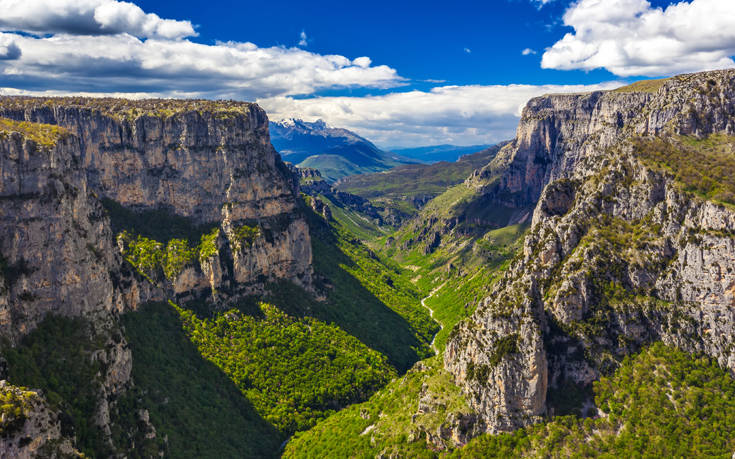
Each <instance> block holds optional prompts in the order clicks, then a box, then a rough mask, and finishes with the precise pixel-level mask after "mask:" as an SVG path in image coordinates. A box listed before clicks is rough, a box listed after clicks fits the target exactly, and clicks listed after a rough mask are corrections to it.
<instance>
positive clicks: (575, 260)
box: [444, 71, 735, 432]
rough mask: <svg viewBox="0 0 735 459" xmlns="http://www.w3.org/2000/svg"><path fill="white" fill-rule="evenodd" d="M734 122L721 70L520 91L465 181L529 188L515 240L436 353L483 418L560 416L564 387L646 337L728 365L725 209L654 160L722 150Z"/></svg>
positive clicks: (511, 420) (729, 86)
mask: <svg viewBox="0 0 735 459" xmlns="http://www.w3.org/2000/svg"><path fill="white" fill-rule="evenodd" d="M733 133H735V72H733V71H720V72H708V73H702V74H695V75H683V76H679V77H675V78H672V79H669V80H666V81H665V82H662V84H661V86H660V88H658V89H656V90H655V91H653V92H637V91H635V90H631V91H630V92H629V91H627V90H625V89H623V90H620V91H613V92H597V93H592V94H583V95H552V96H545V97H541V98H537V99H534V100H532V101H531V102H529V104H528V105H527V107H526V108H525V110H524V111H523V117H522V120H521V122H520V125H519V128H518V132H517V137H516V139H515V140H514V141H513V142H512V143H511V144H510V145H508V146H507V147H505V148H504V149H503V151H502V152H501V153H500V155H499V156H498V158H496V160H495V161H493V163H491V164H490V165H489V166H488V167H486V168H485V169H483V170H481V171H478V172H477V173H476V174H474V176H473V177H471V178H470V179H469V180H468V184H470V185H474V186H477V187H479V188H484V191H485V192H486V193H488V194H490V195H493V196H495V198H496V202H500V201H502V200H506V201H508V202H511V203H513V204H514V205H523V203H524V202H528V201H533V200H535V199H536V198H539V201H538V204H537V205H536V207H535V211H534V215H533V224H532V228H531V233H530V235H529V236H528V238H527V239H526V242H525V250H524V254H523V256H522V257H520V258H519V259H517V260H516V261H515V262H514V263H513V264H512V266H511V268H510V269H509V271H508V272H507V273H506V275H505V276H504V278H503V279H502V280H501V281H500V282H498V283H497V284H496V286H495V288H494V292H493V294H492V295H491V296H490V297H488V298H487V299H485V300H484V301H482V302H481V304H480V305H479V307H478V308H477V310H476V312H475V313H474V315H473V316H472V317H471V318H470V319H469V320H466V321H465V322H463V323H461V324H460V325H459V326H458V327H457V328H456V329H455V330H454V332H453V334H452V336H451V338H450V340H449V343H448V345H447V349H446V353H445V355H444V363H445V367H446V368H447V369H448V370H449V371H450V372H452V373H453V375H454V377H455V380H456V381H457V383H458V384H460V385H461V386H462V388H463V390H464V392H465V394H467V396H468V398H469V400H470V403H471V405H472V407H473V408H474V409H475V410H476V411H477V412H478V413H479V414H480V415H481V416H482V417H483V419H484V421H485V425H486V426H487V430H488V431H489V432H499V431H509V430H513V429H516V428H518V427H521V426H524V425H528V424H530V423H533V422H535V421H537V420H539V419H540V418H541V416H544V415H547V414H560V413H561V414H563V409H564V407H562V406H561V405H560V404H559V403H558V400H559V398H564V396H566V395H569V394H561V392H563V391H567V392H570V391H571V392H574V391H578V392H579V393H580V394H584V393H585V390H586V389H588V388H589V385H590V384H591V382H592V381H594V380H595V379H597V378H598V377H599V376H600V374H601V373H604V372H607V371H609V370H611V369H612V368H615V367H616V366H617V364H618V362H619V361H620V360H621V359H622V358H623V357H624V356H625V355H628V354H630V353H632V352H634V351H636V350H637V349H639V348H640V346H641V345H643V344H645V343H648V342H651V341H654V340H662V341H664V342H665V343H667V344H673V345H676V346H678V347H680V348H682V349H684V350H687V351H690V352H702V353H705V354H706V355H708V356H710V357H712V358H714V359H716V360H717V362H719V364H720V365H721V366H723V367H725V368H728V369H730V370H731V371H732V372H735V212H734V211H733V210H732V209H733V208H732V206H730V205H728V204H726V203H723V202H720V201H718V200H713V199H711V197H708V196H702V194H701V193H700V194H699V195H697V193H695V192H693V190H692V186H688V185H687V184H686V183H684V184H683V183H681V181H680V180H678V179H676V177H675V174H676V173H677V171H676V170H675V169H672V167H671V166H670V165H669V166H665V165H661V164H660V161H658V160H657V161H651V160H650V158H651V157H652V155H651V154H650V152H651V151H652V150H653V151H654V152H660V151H662V150H661V149H662V148H677V147H676V146H675V145H677V144H684V143H691V144H697V142H705V143H706V142H709V144H711V143H712V141H710V140H707V139H710V136H714V137H716V138H718V139H719V142H721V143H722V142H724V145H725V148H732V145H735V142H730V140H732V138H731V137H729V136H732V134H733ZM714 137H713V138H714ZM728 139H730V140H728ZM709 144H708V145H709ZM667 145H668V146H667ZM697 145H698V144H697ZM672 151H673V150H672ZM731 154H735V151H733V152H731ZM653 156H655V155H653ZM655 157H657V158H660V157H661V156H660V155H659V156H655ZM667 158H668V157H664V160H663V161H664V162H665V161H666V160H667ZM672 170H673V173H672Z"/></svg>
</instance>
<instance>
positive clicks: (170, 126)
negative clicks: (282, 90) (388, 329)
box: [0, 97, 312, 296]
mask: <svg viewBox="0 0 735 459" xmlns="http://www.w3.org/2000/svg"><path fill="white" fill-rule="evenodd" d="M0 115H2V116H5V117H7V118H11V119H16V120H25V121H30V122H40V123H48V124H54V125H59V126H62V127H64V128H66V129H67V130H69V131H70V132H71V133H73V134H75V135H76V136H77V138H78V139H79V140H78V143H79V146H80V149H81V151H80V153H79V155H78V159H77V160H78V161H79V162H80V166H81V168H82V170H83V171H84V173H85V174H86V177H87V183H88V186H89V188H90V189H91V190H92V191H94V192H95V193H96V194H97V195H98V196H99V197H100V198H107V199H111V200H113V201H115V202H117V203H118V204H120V205H122V206H123V207H125V208H128V209H131V210H134V211H143V210H154V209H161V210H166V211H168V212H171V213H172V214H175V215H177V216H181V217H187V218H188V219H189V220H190V221H191V222H192V224H195V225H210V226H220V227H221V229H222V230H223V236H224V237H223V238H221V239H219V240H218V248H219V249H220V250H219V251H220V252H222V253H220V256H219V257H217V259H216V260H214V261H213V260H206V261H205V262H204V263H201V264H200V265H201V266H198V267H195V268H196V269H194V270H193V271H190V272H188V273H187V276H186V279H184V280H183V281H182V280H180V279H174V280H172V282H171V284H170V285H169V288H170V289H171V290H173V291H174V292H175V293H176V294H177V295H182V294H185V293H187V292H188V291H189V290H195V291H199V290H202V289H209V290H211V291H219V292H221V293H226V292H233V293H237V292H239V291H240V290H242V289H243V288H245V290H246V291H248V292H252V291H256V290H258V288H257V287H258V286H257V285H255V284H259V285H260V286H262V284H263V283H264V282H266V281H268V280H276V279H287V280H291V281H293V282H295V283H297V284H299V285H302V286H305V287H308V286H309V285H310V282H311V275H312V270H311V244H310V239H309V233H308V228H307V226H306V222H305V220H304V218H303V217H302V216H301V214H300V213H299V212H298V210H297V209H298V206H297V196H298V195H297V193H296V190H295V188H294V183H293V180H292V177H291V174H290V173H289V172H288V169H287V168H286V167H285V165H284V164H283V163H282V162H281V160H280V158H279V157H278V154H277V153H276V152H275V150H274V149H273V147H272V146H271V144H270V140H269V136H268V119H267V117H266V115H265V112H263V110H262V109H260V108H259V107H258V106H257V105H254V104H248V103H235V102H208V101H125V100H117V99H99V100H97V99H81V98H74V99H70V98H66V99H65V98H54V99H35V98H17V97H5V98H0ZM242 225H248V226H253V227H255V226H257V227H258V228H259V229H260V237H258V238H256V239H255V240H254V241H252V243H251V244H247V245H239V247H240V249H239V250H237V251H235V252H236V253H226V252H230V251H231V250H230V249H231V248H232V247H235V246H236V245H237V244H234V243H233V242H234V239H235V231H236V230H237V228H239V227H240V226H242ZM227 242H229V244H227ZM228 246H229V247H230V248H228ZM212 263H215V264H218V265H220V266H216V267H215V266H212ZM219 271H221V273H220V272H219ZM243 284H247V285H243ZM195 296H196V295H195Z"/></svg>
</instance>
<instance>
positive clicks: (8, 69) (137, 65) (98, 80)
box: [0, 32, 403, 100]
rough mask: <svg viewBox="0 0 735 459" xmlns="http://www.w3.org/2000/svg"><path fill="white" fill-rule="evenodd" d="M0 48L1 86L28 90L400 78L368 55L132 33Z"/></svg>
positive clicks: (210, 91)
mask: <svg viewBox="0 0 735 459" xmlns="http://www.w3.org/2000/svg"><path fill="white" fill-rule="evenodd" d="M9 43H12V46H10V45H9ZM3 44H5V45H3ZM3 46H5V48H3ZM4 50H5V51H4ZM0 55H5V56H6V59H9V58H14V60H3V61H0V81H2V82H3V83H4V86H12V87H16V88H19V89H29V90H44V89H47V88H54V89H56V90H59V91H87V92H149V93H155V94H160V93H164V94H165V93H174V92H175V93H176V94H189V95H190V96H196V97H218V98H219V97H229V98H237V99H246V100H252V99H254V98H257V97H271V96H276V95H296V94H311V93H313V92H315V91H318V90H320V89H326V88H335V87H354V86H367V87H375V88H390V87H395V86H397V85H400V84H402V82H403V79H402V78H401V77H399V76H398V74H397V72H396V71H395V70H394V69H392V68H390V67H387V66H385V65H378V66H372V65H371V64H372V63H371V61H370V59H369V58H367V57H358V58H357V59H355V60H354V61H352V60H350V59H348V58H346V57H344V56H339V55H320V54H316V53H311V52H308V51H305V50H302V49H298V48H283V47H270V48H260V47H258V46H256V45H254V44H253V43H236V42H225V43H217V44H214V45H204V44H200V43H195V42H192V41H190V40H161V39H154V38H149V39H147V40H142V39H140V38H137V37H134V36H132V35H129V34H120V35H103V36H85V35H68V34H58V35H53V36H50V37H35V36H28V35H20V34H13V33H1V32H0Z"/></svg>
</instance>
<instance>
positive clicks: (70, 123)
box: [0, 97, 312, 457]
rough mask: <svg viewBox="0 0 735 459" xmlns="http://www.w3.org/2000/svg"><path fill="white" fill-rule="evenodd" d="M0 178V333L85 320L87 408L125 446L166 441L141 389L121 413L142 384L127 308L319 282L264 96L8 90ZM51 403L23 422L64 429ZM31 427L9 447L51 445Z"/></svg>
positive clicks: (105, 438) (107, 440)
mask: <svg viewBox="0 0 735 459" xmlns="http://www.w3.org/2000/svg"><path fill="white" fill-rule="evenodd" d="M0 177H1V178H2V181H1V182H0V268H2V269H0V338H2V339H3V340H4V342H3V344H5V342H7V343H10V344H18V343H19V342H21V340H22V339H23V338H24V337H25V336H27V335H28V334H29V333H32V332H33V330H34V329H36V328H37V327H38V326H39V324H42V322H43V321H44V319H45V318H47V317H49V316H58V317H61V318H73V320H81V321H80V322H78V326H79V327H81V328H83V333H82V334H81V335H80V337H77V338H79V339H80V343H82V344H83V345H82V344H80V346H82V348H80V350H79V352H78V354H79V355H75V356H74V357H73V358H75V359H82V360H85V362H87V361H88V362H87V363H88V364H89V365H90V367H94V368H98V369H99V371H97V374H96V375H95V376H94V377H91V378H90V379H91V380H90V381H84V384H88V387H89V388H92V390H93V391H95V393H94V394H93V399H94V403H95V408H94V412H93V413H86V412H85V413H84V414H83V415H84V416H90V417H91V418H92V419H91V421H90V422H91V424H93V425H94V428H95V429H99V430H100V432H101V433H100V434H99V436H100V438H101V440H100V441H101V442H102V444H99V443H98V444H97V446H96V447H95V448H101V449H100V450H105V451H109V453H110V454H111V455H114V454H117V453H118V452H121V451H125V450H126V448H130V447H131V446H130V445H137V446H138V447H142V446H141V445H142V444H143V443H150V442H153V443H155V444H158V440H157V439H156V436H155V429H154V427H153V426H151V425H150V423H149V422H148V414H147V412H146V411H145V407H141V406H137V405H136V403H137V402H134V401H132V402H131V401H130V400H128V401H127V402H126V403H127V405H125V409H126V410H129V411H130V410H132V411H131V412H130V413H128V412H126V413H123V414H124V417H125V418H126V420H125V422H128V423H130V422H132V424H134V425H127V426H121V425H120V424H119V423H118V421H117V419H118V413H117V410H118V404H119V400H121V399H122V398H124V397H126V396H127V395H126V394H130V393H131V392H130V389H131V388H132V387H134V382H133V381H132V380H131V370H132V354H131V352H130V349H129V346H128V343H127V342H126V341H125V338H124V334H123V333H121V329H120V327H121V326H120V323H119V320H118V316H119V314H120V313H122V312H125V311H129V310H132V309H135V308H137V307H138V306H139V305H140V304H141V303H144V302H147V301H151V300H156V301H163V300H166V299H170V298H173V299H176V300H177V301H182V302H185V301H187V300H190V299H198V300H201V299H207V300H208V301H210V302H211V303H214V304H212V307H216V306H217V305H218V304H219V303H225V302H227V301H229V300H231V299H233V298H236V297H238V296H240V295H244V294H251V293H254V292H258V291H260V290H261V289H262V288H263V286H264V285H265V284H266V283H268V282H270V281H276V280H290V281H293V282H295V283H298V284H300V285H302V286H304V287H306V288H307V289H308V288H310V284H311V275H312V267H311V243H310V240H309V233H308V228H307V225H306V221H305V218H304V216H303V215H302V213H301V211H300V209H299V205H298V201H297V197H298V195H297V193H298V189H297V185H296V183H295V182H294V181H293V179H292V176H291V174H290V172H289V171H288V169H287V168H286V167H285V165H284V164H283V163H282V162H281V160H280V158H279V157H278V155H277V153H276V152H275V150H274V149H273V147H272V146H271V145H270V141H269V138H268V121H267V118H266V116H265V113H264V112H263V111H262V110H261V109H260V108H258V107H257V106H256V105H253V104H247V103H235V102H207V101H132V102H131V101H124V100H117V99H82V98H61V99H59V98H53V99H37V98H15V97H2V98H0ZM182 228H183V229H182ZM123 230H125V231H127V232H123V233H122V234H118V233H119V232H121V231H123ZM145 231H149V232H152V233H154V234H165V235H166V237H165V238H164V239H162V240H160V241H153V240H150V239H145V238H144V237H143V236H141V237H138V236H140V235H141V233H143V232H145ZM179 233H181V234H179ZM192 234H193V236H192ZM200 236H201V240H200ZM187 238H188V239H187ZM167 239H170V240H171V241H174V242H175V243H171V241H170V240H167ZM192 239H193V240H192ZM140 241H144V243H142V244H141V243H140ZM167 243H168V245H167ZM136 244H138V245H137V246H136ZM131 247H133V248H131ZM141 251H142V252H141ZM146 251H147V252H146ZM143 252H145V253H143ZM141 253H143V256H142V257H141ZM141 260H143V261H144V262H145V263H143V262H142V261H141ZM151 260H155V263H152V262H151ZM75 323H77V322H75ZM65 338H66V337H64V338H63V339H65ZM70 339H71V338H70ZM45 345H52V344H50V343H45ZM2 362H3V361H2V359H0V363H2ZM75 364H79V362H75ZM85 365H86V363H85ZM12 370H13V369H12V368H11V372H12ZM5 377H6V375H4V374H0V379H3V378H5ZM85 387H87V386H85ZM39 397H40V398H41V400H42V399H43V396H42V395H39ZM64 403H70V401H69V400H66V401H65V402H64ZM131 403H132V404H133V405H135V406H134V407H133V408H131V406H132V405H130V404H131ZM42 411H43V410H41V411H38V413H40V414H38V413H36V411H33V410H30V411H29V413H28V415H27V416H26V417H25V418H24V419H25V421H24V422H25V423H24V424H23V425H24V426H26V427H28V426H32V425H35V424H38V425H41V424H43V425H47V424H48V426H47V427H48V429H50V430H49V432H50V433H49V435H50V436H49V438H51V437H54V438H55V437H57V436H58V435H57V434H58V432H57V430H58V425H57V424H55V422H56V421H53V420H52V421H53V422H51V421H49V419H51V418H53V417H54V416H56V414H54V413H51V414H48V413H47V412H46V411H43V412H42ZM34 413H36V414H34ZM131 413H132V414H131ZM49 416H51V417H50V418H49ZM131 416H132V421H131ZM47 418H48V419H47ZM47 421H48V422H47ZM19 422H20V421H19ZM64 422H66V424H65V425H66V426H67V427H66V429H67V430H68V427H69V422H71V421H69V420H62V424H63V423H64ZM85 422H86V421H85ZM44 423H45V424H44ZM48 429H47V430H48ZM31 430H32V429H31ZM62 430H64V428H62ZM26 431H28V429H26V428H25V427H23V428H20V429H18V430H17V432H19V433H18V435H25V434H24V433H23V432H26ZM67 433H68V432H67ZM18 435H8V436H5V437H3V439H0V449H2V448H11V447H12V448H15V449H14V450H13V451H16V450H17V452H18V454H19V455H20V456H21V457H22V456H24V455H29V454H32V451H31V450H29V449H28V448H30V447H32V448H37V447H38V446H39V445H38V444H36V443H33V444H31V443H26V441H25V440H24V439H23V438H20V437H18ZM43 435H46V434H45V433H44V434H43ZM86 435H87V436H89V435H90V434H89V432H87V433H86ZM95 435H96V434H95ZM66 440H68V439H66ZM66 440H65V439H60V440H59V441H62V443H63V444H64V445H67V446H68V444H69V443H68V442H67V441H66ZM121 442H122V443H121ZM128 443H129V444H128ZM29 445H30V446H29ZM156 447H157V446H155V445H154V446H152V448H153V449H155V448H156ZM65 448H66V446H65Z"/></svg>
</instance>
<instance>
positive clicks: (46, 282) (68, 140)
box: [0, 124, 163, 454]
mask: <svg viewBox="0 0 735 459" xmlns="http://www.w3.org/2000/svg"><path fill="white" fill-rule="evenodd" d="M23 128H25V132H23V131H24V129H23ZM17 131H21V132H17ZM40 138H43V142H45V143H41V141H40ZM80 152H81V146H80V142H79V138H77V137H76V136H74V135H72V134H71V133H69V132H68V131H66V130H64V129H58V128H56V127H55V126H48V125H38V124H32V125H21V124H16V125H10V126H7V125H6V126H3V130H0V176H2V183H0V254H1V255H2V265H3V270H2V284H1V286H0V336H1V337H2V338H4V339H7V340H9V341H10V342H17V341H18V340H19V339H20V338H22V337H23V336H24V335H26V334H28V333H29V332H30V331H32V330H33V329H34V328H35V327H36V326H37V325H38V323H39V322H41V321H42V320H43V319H44V317H46V316H47V315H49V314H53V315H58V316H66V317H83V318H84V319H86V320H88V321H89V322H90V323H91V325H92V327H93V328H94V330H95V331H96V334H97V336H98V337H99V339H100V340H102V342H104V345H103V346H102V347H101V348H100V349H99V351H97V352H96V353H95V355H90V356H89V358H90V359H95V360H98V361H100V362H102V363H103V365H104V367H105V368H106V372H105V374H102V375H100V377H99V381H98V382H99V387H100V396H99V405H98V407H97V412H96V415H95V416H96V418H97V419H98V424H99V426H100V427H101V428H102V429H103V431H104V432H106V433H107V434H108V435H109V434H110V429H111V427H110V404H111V403H114V402H113V401H114V400H115V399H116V398H117V397H118V396H119V395H120V394H122V393H123V392H125V391H126V390H127V389H128V388H129V387H130V384H131V381H130V373H131V369H132V362H131V359H132V355H131V353H130V349H129V348H128V345H127V343H126V342H125V340H124V339H123V338H122V337H121V334H120V331H119V324H118V322H117V315H118V314H119V313H120V312H122V311H124V310H129V309H133V308H135V307H137V305H138V304H140V303H141V302H144V301H148V300H151V299H162V298H163V297H162V293H161V292H160V291H158V290H157V289H155V288H154V287H152V286H150V285H147V284H146V283H145V282H140V281H139V279H138V278H137V277H136V276H135V275H134V273H133V272H132V271H131V270H130V269H129V268H126V266H125V265H124V264H123V260H122V256H121V255H120V253H119V252H118V250H117V248H116V247H115V246H114V239H113V235H112V230H111V228H110V224H109V219H108V218H107V217H106V215H105V212H104V209H103V208H102V206H101V204H100V203H99V201H98V200H97V199H96V198H95V197H94V196H93V194H92V192H91V190H90V189H89V187H88V184H87V179H86V175H85V173H84V170H83V169H82V168H81V157H80ZM114 337H116V338H114ZM39 398H40V396H39ZM57 430H58V428H57ZM8 441H11V440H8ZM34 441H35V440H34ZM18 451H20V452H22V451H24V450H18ZM19 454H20V453H19Z"/></svg>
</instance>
